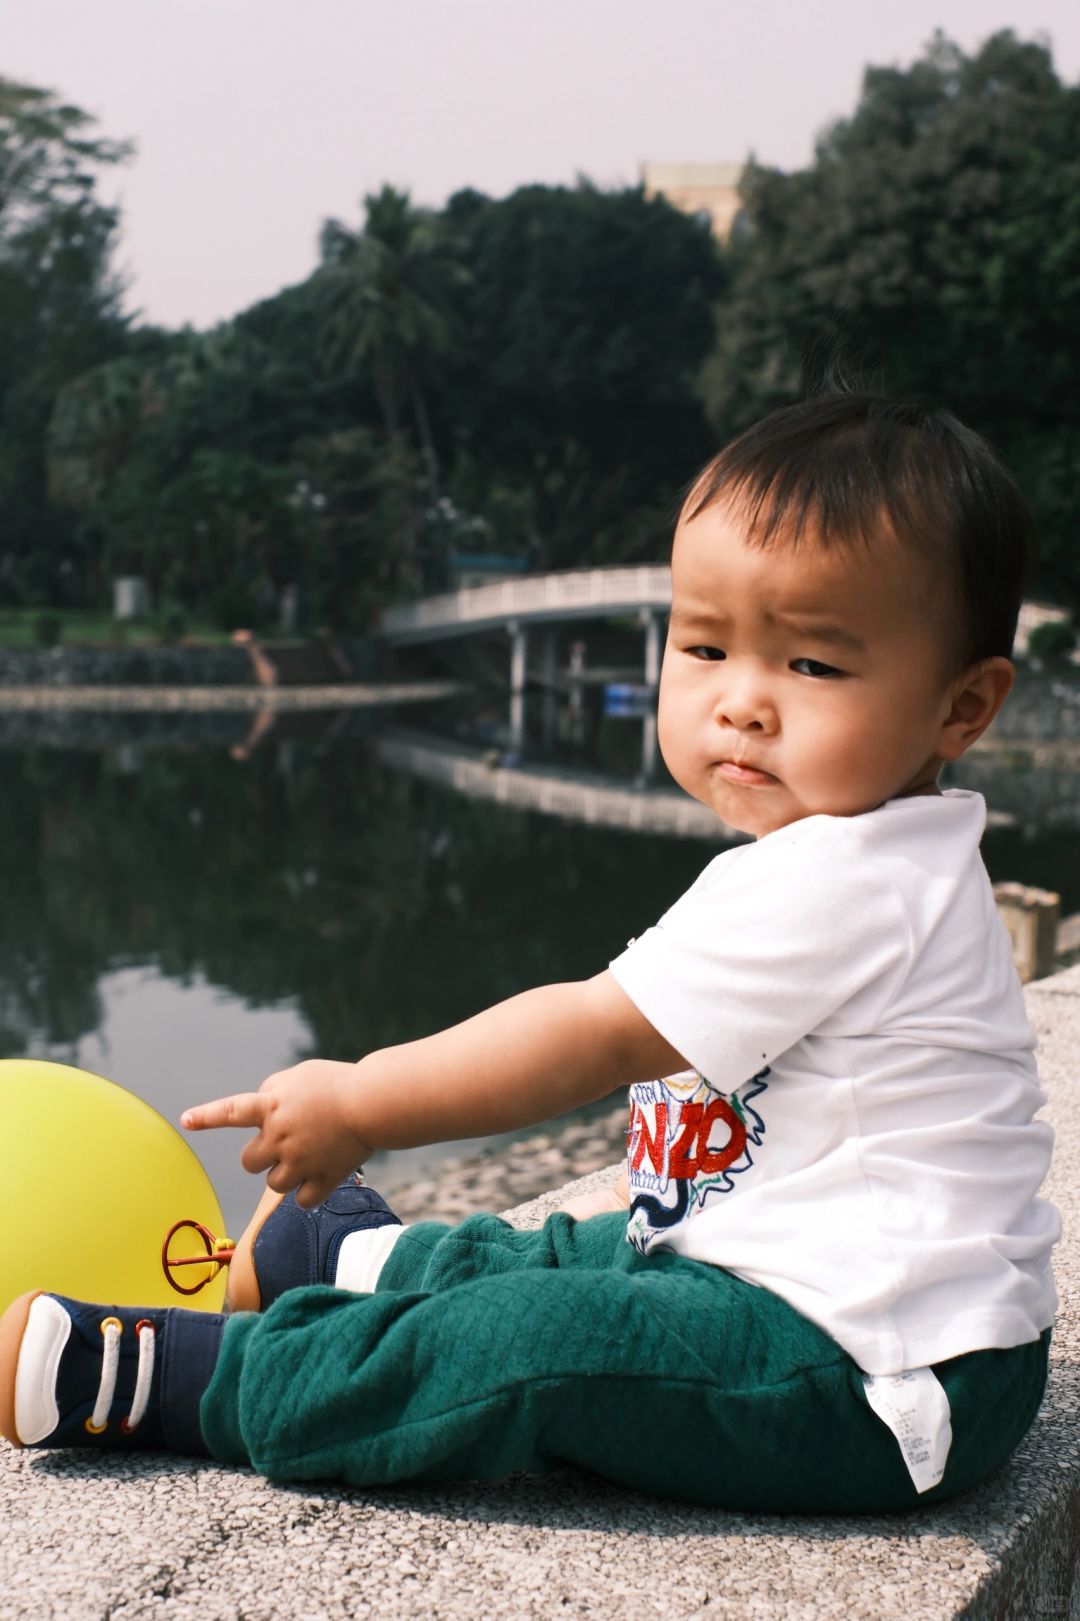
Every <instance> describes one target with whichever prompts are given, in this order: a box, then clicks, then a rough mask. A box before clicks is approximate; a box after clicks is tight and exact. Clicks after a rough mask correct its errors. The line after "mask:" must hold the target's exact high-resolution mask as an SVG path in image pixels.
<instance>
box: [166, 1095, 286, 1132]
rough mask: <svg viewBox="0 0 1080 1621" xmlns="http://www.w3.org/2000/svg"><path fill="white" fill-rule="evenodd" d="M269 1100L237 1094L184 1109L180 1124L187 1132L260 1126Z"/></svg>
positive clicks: (258, 1096)
mask: <svg viewBox="0 0 1080 1621" xmlns="http://www.w3.org/2000/svg"><path fill="white" fill-rule="evenodd" d="M268 1102H269V1099H268V1098H266V1097H265V1096H263V1095H261V1094H260V1093H258V1092H237V1093H236V1094H235V1096H233V1097H231V1098H216V1099H215V1100H214V1101H213V1102H212V1103H200V1104H197V1105H196V1107H195V1108H194V1109H185V1110H184V1113H183V1114H182V1115H181V1116H180V1124H181V1125H182V1126H183V1127H184V1128H185V1130H187V1131H208V1130H210V1129H212V1128H213V1127H215V1126H261V1125H262V1123H263V1121H264V1119H265V1118H266V1110H267V1105H268Z"/></svg>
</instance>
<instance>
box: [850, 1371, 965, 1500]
mask: <svg viewBox="0 0 1080 1621" xmlns="http://www.w3.org/2000/svg"><path fill="white" fill-rule="evenodd" d="M863 1388H864V1389H865V1391H866V1399H867V1401H868V1402H869V1403H870V1406H871V1407H872V1408H873V1409H874V1412H875V1413H876V1414H877V1416H878V1418H880V1419H881V1421H882V1423H883V1424H887V1425H888V1426H889V1428H890V1430H892V1432H893V1434H894V1435H895V1436H896V1439H897V1440H898V1441H899V1443H900V1451H901V1452H902V1453H903V1455H904V1462H905V1463H906V1464H907V1472H908V1474H909V1475H910V1476H911V1479H912V1481H913V1483H914V1486H915V1490H916V1491H917V1492H928V1491H929V1490H930V1488H931V1486H936V1485H937V1484H938V1482H939V1481H940V1479H941V1477H942V1475H944V1473H945V1461H946V1459H947V1458H948V1456H949V1447H950V1446H951V1445H952V1414H951V1413H950V1411H949V1398H948V1396H946V1394H945V1391H944V1388H943V1386H942V1385H941V1382H940V1380H939V1379H938V1377H937V1375H936V1374H935V1372H934V1370H933V1368H912V1369H910V1370H909V1371H908V1372H907V1373H876V1374H875V1373H864V1374H863Z"/></svg>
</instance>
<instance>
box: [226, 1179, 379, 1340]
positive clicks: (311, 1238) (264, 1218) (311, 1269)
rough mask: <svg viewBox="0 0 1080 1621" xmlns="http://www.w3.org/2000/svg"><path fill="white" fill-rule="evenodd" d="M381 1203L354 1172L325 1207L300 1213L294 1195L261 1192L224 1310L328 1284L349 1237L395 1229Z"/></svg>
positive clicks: (261, 1306)
mask: <svg viewBox="0 0 1080 1621" xmlns="http://www.w3.org/2000/svg"><path fill="white" fill-rule="evenodd" d="M400 1226H401V1222H400V1220H399V1218H398V1217H397V1216H395V1215H394V1212H393V1211H392V1210H391V1209H390V1206H389V1205H388V1204H387V1202H386V1200H385V1199H384V1198H382V1196H381V1195H380V1194H378V1193H376V1192H375V1189H374V1188H369V1187H368V1186H367V1185H366V1183H365V1182H364V1179H363V1176H362V1174H361V1173H360V1172H359V1171H354V1172H353V1173H352V1175H351V1176H347V1177H346V1178H345V1180H344V1182H342V1183H341V1185H340V1186H339V1187H336V1188H335V1189H334V1191H333V1193H331V1194H330V1196H329V1198H327V1200H326V1201H325V1203H323V1204H320V1205H316V1206H315V1208H314V1210H302V1209H301V1208H300V1206H299V1205H298V1204H297V1202H296V1196H295V1194H292V1193H288V1194H285V1195H282V1194H280V1193H274V1192H273V1191H272V1190H271V1189H269V1188H268V1189H267V1190H266V1192H265V1193H264V1194H263V1196H262V1198H261V1199H260V1201H259V1204H258V1207H257V1209H256V1211H255V1214H254V1215H253V1216H252V1218H251V1220H250V1221H249V1222H248V1224H247V1227H246V1228H245V1230H244V1233H243V1236H242V1237H241V1238H240V1239H239V1241H238V1243H237V1245H236V1253H235V1254H234V1255H233V1258H232V1261H231V1262H230V1264H229V1285H228V1291H227V1293H226V1296H225V1307H226V1310H227V1311H265V1309H266V1307H267V1306H270V1305H272V1304H273V1303H274V1301H275V1300H277V1298H278V1296H279V1295H283V1294H284V1293H285V1291H286V1290H287V1289H302V1288H305V1287H308V1286H310V1285H311V1284H314V1283H331V1284H332V1283H333V1282H334V1276H335V1273H336V1271H337V1259H338V1251H339V1250H340V1249H341V1245H342V1241H343V1239H345V1238H347V1237H348V1235H349V1234H350V1233H355V1232H359V1231H360V1230H361V1229H362V1228H366V1227H400Z"/></svg>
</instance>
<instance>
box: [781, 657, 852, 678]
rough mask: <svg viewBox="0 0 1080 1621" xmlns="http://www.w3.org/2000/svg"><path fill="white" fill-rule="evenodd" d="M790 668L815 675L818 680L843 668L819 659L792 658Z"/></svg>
mask: <svg viewBox="0 0 1080 1621" xmlns="http://www.w3.org/2000/svg"><path fill="white" fill-rule="evenodd" d="M791 668H792V669H793V670H797V671H798V673H799V674H800V675H812V676H816V677H817V678H818V679H819V680H825V679H827V678H828V677H829V676H837V675H843V673H844V672H843V670H836V669H834V668H833V666H832V665H831V664H822V663H821V661H820V660H819V659H793V660H792V662H791Z"/></svg>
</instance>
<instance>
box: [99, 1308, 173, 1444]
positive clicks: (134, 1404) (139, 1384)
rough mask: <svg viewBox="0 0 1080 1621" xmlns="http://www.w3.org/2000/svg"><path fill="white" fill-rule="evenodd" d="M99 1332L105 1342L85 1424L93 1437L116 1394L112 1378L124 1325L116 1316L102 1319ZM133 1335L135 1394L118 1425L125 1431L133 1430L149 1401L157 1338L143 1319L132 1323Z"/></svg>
mask: <svg viewBox="0 0 1080 1621" xmlns="http://www.w3.org/2000/svg"><path fill="white" fill-rule="evenodd" d="M101 1332H102V1335H103V1336H104V1339H105V1350H104V1352H103V1353H102V1358H101V1383H100V1384H99V1385H98V1393H97V1401H96V1402H95V1403H94V1411H93V1412H92V1413H91V1415H90V1418H89V1420H88V1423H87V1428H88V1429H90V1430H92V1431H93V1432H94V1434H96V1435H100V1434H101V1432H102V1430H104V1429H105V1427H106V1425H107V1424H108V1422H109V1411H110V1409H111V1407H112V1404H113V1397H114V1396H115V1395H116V1375H117V1372H118V1370H119V1367H120V1336H121V1335H122V1334H123V1332H124V1325H123V1324H122V1323H121V1321H120V1319H119V1317H106V1318H105V1320H104V1322H103V1323H102V1325H101ZM135 1333H136V1335H137V1337H138V1341H139V1367H138V1371H137V1372H136V1375H135V1394H134V1396H133V1397H132V1399H131V1412H130V1413H129V1414H128V1416H127V1418H126V1419H124V1421H123V1424H122V1426H121V1427H122V1428H123V1429H125V1430H128V1431H130V1430H133V1429H135V1428H137V1426H138V1425H139V1424H140V1423H141V1422H142V1419H143V1415H144V1414H145V1412H146V1407H147V1403H148V1402H149V1400H150V1381H151V1380H152V1379H153V1377H154V1341H155V1339H156V1338H157V1335H156V1333H155V1330H154V1325H153V1323H149V1322H147V1321H146V1320H145V1319H143V1320H141V1321H140V1322H138V1323H136V1324H135Z"/></svg>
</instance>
